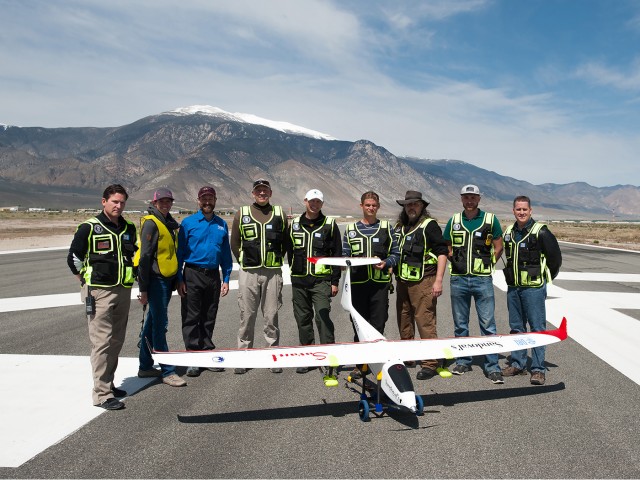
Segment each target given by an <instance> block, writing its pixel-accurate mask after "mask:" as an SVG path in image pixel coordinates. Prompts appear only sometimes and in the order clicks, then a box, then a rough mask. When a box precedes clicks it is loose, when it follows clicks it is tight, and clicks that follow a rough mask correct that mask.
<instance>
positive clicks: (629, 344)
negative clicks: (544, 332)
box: [493, 272, 640, 385]
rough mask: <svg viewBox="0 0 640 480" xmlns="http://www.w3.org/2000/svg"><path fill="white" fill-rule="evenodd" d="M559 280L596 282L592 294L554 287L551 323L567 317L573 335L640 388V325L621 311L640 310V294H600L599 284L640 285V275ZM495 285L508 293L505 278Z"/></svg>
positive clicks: (549, 311) (560, 277) (588, 275)
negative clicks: (639, 353)
mask: <svg viewBox="0 0 640 480" xmlns="http://www.w3.org/2000/svg"><path fill="white" fill-rule="evenodd" d="M557 280H572V281H583V282H594V288H593V290H592V291H571V290H565V289H563V288H560V287H558V286H557V285H556V284H553V285H550V286H549V288H548V290H547V296H548V298H547V302H546V307H547V321H548V322H549V323H551V324H553V325H555V326H556V327H557V326H559V325H560V321H561V320H562V317H567V321H568V327H567V328H568V333H569V336H570V337H571V338H572V339H574V340H575V341H576V342H578V343H579V344H580V345H582V346H583V347H585V348H586V349H587V350H589V351H590V352H591V353H593V354H594V355H597V356H598V357H600V358H601V359H602V360H604V361H605V362H607V363H608V364H609V365H611V366H612V367H613V368H615V369H616V370H618V371H619V372H620V373H622V374H624V375H626V376H627V377H629V378H630V379H631V380H633V381H634V382H636V383H637V384H638V385H640V357H638V343H639V342H640V322H639V321H638V320H636V319H635V318H633V317H630V316H629V315H625V314H624V313H621V312H618V311H617V309H623V310H637V309H640V293H617V292H598V291H597V282H620V283H640V275H636V274H615V273H580V272H568V273H560V274H559V275H558V278H557ZM493 283H494V285H496V287H498V288H499V289H501V290H503V291H506V290H507V285H506V283H505V281H504V276H503V275H501V274H500V273H499V272H498V273H497V274H496V275H494V279H493Z"/></svg>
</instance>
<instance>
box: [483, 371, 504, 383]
mask: <svg viewBox="0 0 640 480" xmlns="http://www.w3.org/2000/svg"><path fill="white" fill-rule="evenodd" d="M487 378H489V380H491V383H504V379H503V378H502V374H501V373H500V372H491V373H490V374H489V375H487Z"/></svg>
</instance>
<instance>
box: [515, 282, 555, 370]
mask: <svg viewBox="0 0 640 480" xmlns="http://www.w3.org/2000/svg"><path fill="white" fill-rule="evenodd" d="M546 298H547V285H546V284H544V285H543V286H542V287H540V288H532V287H509V288H508V289H507V307H508V309H509V328H511V333H523V332H526V331H527V323H528V324H529V329H530V331H531V332H541V331H543V330H546V328H547V313H546V309H545V304H544V302H545V300H546ZM545 349H546V347H544V346H542V347H536V348H532V349H531V372H544V371H545V366H544V353H545ZM511 365H512V366H514V367H516V368H519V369H521V370H524V369H525V368H526V367H527V350H526V349H525V350H517V351H515V352H511Z"/></svg>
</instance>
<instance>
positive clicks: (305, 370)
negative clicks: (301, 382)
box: [296, 367, 311, 373]
mask: <svg viewBox="0 0 640 480" xmlns="http://www.w3.org/2000/svg"><path fill="white" fill-rule="evenodd" d="M309 370H311V369H310V368H309V367H298V368H296V373H307V372H308V371H309Z"/></svg>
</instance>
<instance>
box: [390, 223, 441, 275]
mask: <svg viewBox="0 0 640 480" xmlns="http://www.w3.org/2000/svg"><path fill="white" fill-rule="evenodd" d="M432 221H434V220H433V218H426V219H424V220H423V221H422V222H420V223H418V224H417V225H416V226H414V227H413V228H412V229H410V230H409V231H408V232H405V231H404V230H405V227H401V228H400V229H399V230H398V231H397V232H398V248H399V249H400V261H399V262H398V276H399V277H400V278H401V279H402V280H407V281H410V282H419V281H420V280H422V276H423V275H424V266H425V265H434V264H436V263H438V257H436V256H435V255H434V254H433V252H432V248H431V246H430V245H428V244H427V233H426V229H427V225H429V222H432Z"/></svg>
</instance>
